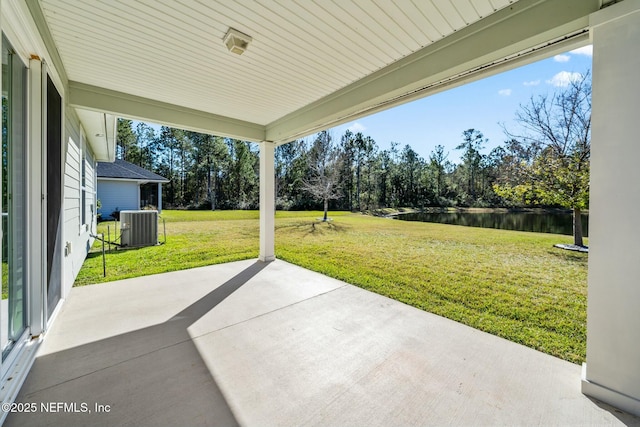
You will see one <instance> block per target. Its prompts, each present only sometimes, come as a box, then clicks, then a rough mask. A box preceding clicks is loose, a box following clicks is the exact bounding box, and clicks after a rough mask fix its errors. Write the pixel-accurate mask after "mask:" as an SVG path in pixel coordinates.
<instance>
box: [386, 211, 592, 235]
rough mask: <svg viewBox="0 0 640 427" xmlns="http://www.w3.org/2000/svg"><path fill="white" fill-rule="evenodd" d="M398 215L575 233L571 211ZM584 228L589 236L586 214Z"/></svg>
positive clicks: (469, 225) (522, 229)
mask: <svg viewBox="0 0 640 427" xmlns="http://www.w3.org/2000/svg"><path fill="white" fill-rule="evenodd" d="M396 218H397V219H399V220H403V221H422V222H439V223H441V224H453V225H464V226H467V227H484V228H500V229H503V230H518V231H532V232H536V233H554V234H566V235H569V236H571V235H573V218H572V215H571V213H538V212H508V213H495V212H490V213H486V212H483V213H475V212H474V213H470V212H454V213H407V214H400V215H398V216H396ZM582 231H583V234H584V236H585V237H587V236H588V235H589V234H588V233H589V216H588V215H582Z"/></svg>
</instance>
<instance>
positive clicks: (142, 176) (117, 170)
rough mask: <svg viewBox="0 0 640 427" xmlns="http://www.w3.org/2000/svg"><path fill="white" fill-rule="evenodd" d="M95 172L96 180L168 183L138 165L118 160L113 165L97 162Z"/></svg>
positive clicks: (166, 180) (161, 177)
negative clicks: (111, 179)
mask: <svg viewBox="0 0 640 427" xmlns="http://www.w3.org/2000/svg"><path fill="white" fill-rule="evenodd" d="M97 172H98V179H100V178H114V179H127V180H137V181H145V182H169V180H168V179H167V178H165V177H163V176H160V175H158V174H157V173H153V172H151V171H148V170H146V169H144V168H141V167H140V166H138V165H134V164H133V163H129V162H127V161H125V160H120V159H116V160H115V162H113V163H110V162H98V168H97Z"/></svg>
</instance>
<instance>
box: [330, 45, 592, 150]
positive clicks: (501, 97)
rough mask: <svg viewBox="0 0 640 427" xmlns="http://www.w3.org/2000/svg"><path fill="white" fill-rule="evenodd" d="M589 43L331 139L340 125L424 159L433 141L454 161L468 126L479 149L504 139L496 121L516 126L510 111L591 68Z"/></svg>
mask: <svg viewBox="0 0 640 427" xmlns="http://www.w3.org/2000/svg"><path fill="white" fill-rule="evenodd" d="M591 52H592V50H591V46H587V47H584V48H580V49H576V50H574V51H571V52H567V53H564V54H561V55H556V56H554V57H552V58H548V59H545V60H542V61H539V62H536V63H533V64H530V65H527V66H524V67H520V68H517V69H514V70H511V71H507V72H505V73H501V74H497V75H495V76H492V77H489V78H486V79H483V80H479V81H477V82H474V83H469V84H466V85H463V86H460V87H457V88H454V89H450V90H447V91H444V92H441V93H438V94H435V95H432V96H429V97H426V98H423V99H420V100H417V101H414V102H411V103H407V104H404V105H401V106H399V107H395V108H392V109H390V110H387V111H383V112H380V113H376V114H374V115H371V116H368V117H365V118H362V119H358V120H356V121H354V122H351V123H346V124H344V125H341V126H338V127H336V128H333V129H332V133H333V136H334V138H336V140H339V139H340V137H341V136H342V135H343V134H344V132H345V130H346V129H351V131H352V132H358V131H359V132H362V133H363V134H364V135H365V136H370V137H372V138H373V139H374V140H375V141H376V143H377V144H378V147H380V149H388V148H389V147H390V146H391V144H390V143H391V141H395V142H397V143H399V144H400V147H404V146H405V145H406V144H409V145H411V147H412V148H413V149H414V150H415V151H416V152H417V153H418V154H419V155H420V156H422V157H424V158H425V159H427V158H428V157H429V154H430V153H431V151H432V150H433V149H434V147H435V146H436V145H438V144H440V145H443V146H444V147H445V152H449V157H448V158H449V160H451V161H454V162H458V161H459V158H460V154H461V153H460V151H459V150H455V147H456V146H457V145H458V144H459V143H460V142H461V141H462V136H461V135H462V132H463V131H465V130H466V129H470V128H474V129H477V130H479V131H480V132H482V133H483V134H484V136H485V138H488V139H489V141H488V143H487V145H486V147H487V148H486V149H485V150H484V152H485V153H488V152H489V151H490V150H491V148H493V147H496V146H498V145H501V144H502V143H503V142H504V141H505V139H506V137H505V135H504V132H503V130H502V128H501V127H500V125H499V123H504V124H505V125H506V126H507V128H508V129H510V130H511V129H513V130H517V129H518V125H517V123H516V122H514V120H513V119H514V117H515V112H516V111H517V110H518V106H519V105H520V104H526V103H528V101H529V99H530V98H531V96H538V95H541V94H545V93H548V94H552V93H553V92H554V91H555V90H558V89H562V87H563V85H565V86H566V84H567V82H568V81H569V79H571V78H575V75H576V74H574V73H580V74H582V73H584V72H586V71H587V70H591Z"/></svg>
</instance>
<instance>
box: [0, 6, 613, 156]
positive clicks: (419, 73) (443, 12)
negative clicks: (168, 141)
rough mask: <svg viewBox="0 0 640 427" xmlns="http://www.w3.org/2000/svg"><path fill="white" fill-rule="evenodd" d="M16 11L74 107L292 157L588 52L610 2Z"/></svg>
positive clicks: (33, 9)
mask: <svg viewBox="0 0 640 427" xmlns="http://www.w3.org/2000/svg"><path fill="white" fill-rule="evenodd" d="M6 1H9V2H11V1H25V2H26V3H27V5H28V7H29V10H30V12H31V14H32V15H33V17H34V21H35V22H36V23H37V25H38V26H39V27H40V28H41V32H42V33H43V34H44V35H45V36H46V41H45V43H47V44H48V45H49V46H54V49H51V48H50V49H49V50H50V51H51V50H52V51H55V52H56V53H57V56H56V55H53V56H54V57H53V58H49V59H51V60H52V61H53V63H54V64H55V65H56V67H57V68H58V69H62V71H61V75H62V76H63V77H62V78H63V79H64V78H66V79H67V80H68V81H69V82H70V83H69V86H70V87H72V88H74V90H75V93H70V95H69V97H70V98H73V100H74V101H73V102H71V101H70V105H74V106H75V107H76V108H83V109H86V110H95V111H104V112H108V113H111V114H121V115H123V116H125V117H132V118H138V119H147V120H151V121H153V117H156V121H160V122H162V123H167V124H172V125H174V126H175V125H178V126H179V125H180V123H183V124H184V126H188V127H189V128H191V129H194V130H201V131H207V132H210V133H215V132H217V131H218V129H225V132H227V133H226V135H231V136H236V137H241V138H248V139H250V140H263V139H266V140H271V141H275V142H277V143H283V142H286V141H289V140H291V139H293V138H296V137H300V136H303V135H308V134H309V133H312V132H315V131H317V130H320V129H324V128H327V127H331V126H335V125H336V124H338V123H344V122H346V121H348V120H351V119H353V118H356V117H361V116H363V115H365V114H369V113H371V112H373V111H378V110H381V109H385V108H389V107H390V106H392V105H398V104H399V103H402V102H407V101H408V100H410V99H416V98H418V97H421V96H425V95H427V94H429V93H432V92H434V91H438V90H442V88H443V87H445V86H450V85H451V84H452V81H455V82H462V81H469V80H471V79H472V78H478V76H479V75H481V74H482V75H485V74H486V73H491V72H494V71H493V70H496V69H497V67H501V65H499V64H504V63H505V62H508V63H511V61H514V60H515V59H518V58H522V57H523V55H524V57H527V58H528V57H532V56H533V55H531V53H532V52H539V49H542V50H544V51H545V52H547V51H549V50H551V49H559V48H560V47H558V46H559V44H563V46H566V45H569V44H571V43H582V42H583V41H585V40H586V38H587V27H588V16H589V14H590V13H592V12H593V11H595V10H598V9H599V8H600V7H601V6H602V1H603V0H517V1H515V0H90V1H87V0H6ZM229 28H234V29H236V30H238V31H240V32H243V33H245V34H248V35H249V36H251V38H252V41H251V43H250V44H249V46H248V48H247V50H246V51H245V52H244V53H243V54H242V55H236V54H233V53H231V52H229V51H228V50H227V48H226V46H225V45H224V43H223V41H222V39H223V37H224V36H225V34H226V33H227V31H228V30H229ZM58 56H59V57H58ZM518 60H520V59H518ZM456 84H457V83H456ZM154 115H155V116H154ZM173 116H176V117H177V116H180V119H177V118H176V119H175V120H174V119H173ZM187 122H188V125H187V124H185V123H187Z"/></svg>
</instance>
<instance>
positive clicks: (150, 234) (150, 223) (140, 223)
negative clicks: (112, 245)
mask: <svg viewBox="0 0 640 427" xmlns="http://www.w3.org/2000/svg"><path fill="white" fill-rule="evenodd" d="M120 230H121V232H122V235H121V237H120V242H121V243H122V246H151V245H157V244H158V211H120Z"/></svg>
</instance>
